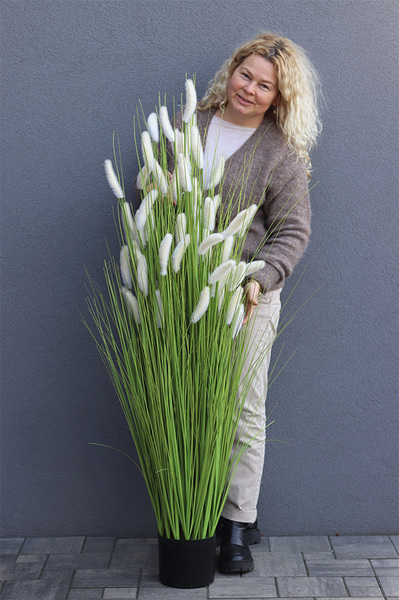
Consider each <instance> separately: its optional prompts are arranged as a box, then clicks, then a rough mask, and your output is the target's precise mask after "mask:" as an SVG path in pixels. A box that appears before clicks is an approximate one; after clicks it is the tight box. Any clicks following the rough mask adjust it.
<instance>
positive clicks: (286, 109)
mask: <svg viewBox="0 0 399 600" xmlns="http://www.w3.org/2000/svg"><path fill="white" fill-rule="evenodd" d="M317 84H318V82H317V76H316V74H315V71H314V69H313V67H312V66H311V64H310V63H309V61H308V59H307V58H306V55H305V53H304V51H303V50H302V49H301V48H300V47H298V46H297V45H295V44H294V43H293V42H291V41H290V40H288V39H286V38H282V37H278V36H276V35H273V34H270V33H266V34H262V35H259V36H258V37H256V38H255V39H253V40H252V41H250V42H248V43H246V44H244V45H243V46H241V47H240V48H238V49H237V50H236V51H235V52H234V53H233V55H232V56H231V58H230V59H228V60H227V61H226V62H225V63H224V64H223V66H222V68H221V69H220V71H218V72H217V73H216V75H215V77H214V79H213V80H212V81H211V82H210V85H209V88H208V90H207V92H206V94H205V96H204V98H203V99H202V100H201V102H200V103H199V107H198V108H199V111H200V112H198V126H199V128H200V131H201V134H202V136H203V141H204V143H205V155H206V157H208V158H209V160H208V163H209V164H208V175H209V174H210V171H211V168H212V163H213V162H214V157H215V154H216V156H217V154H218V153H223V154H224V155H225V158H226V168H225V173H226V176H225V179H224V182H223V192H222V203H223V202H228V203H229V205H230V206H234V210H233V214H232V217H234V216H235V214H236V213H237V212H238V211H239V210H242V208H244V207H245V206H247V205H249V204H253V203H254V202H255V203H257V204H258V205H259V209H258V211H257V213H256V216H255V218H254V220H253V222H252V225H251V228H250V231H249V233H248V236H247V239H246V242H245V246H244V260H250V259H252V258H253V257H256V258H257V259H263V260H264V261H265V262H266V266H265V268H264V269H263V270H261V271H258V273H257V274H256V277H254V278H253V279H251V280H250V281H248V282H246V283H245V294H246V316H245V322H246V323H247V324H248V323H249V322H250V323H251V325H250V327H251V349H252V350H253V355H252V356H250V357H248V365H247V368H248V366H249V364H250V363H251V361H253V359H254V357H255V359H256V356H260V353H262V351H263V355H262V368H261V369H259V371H258V372H257V375H256V377H255V378H254V379H253V381H252V382H251V389H250V393H249V395H248V397H247V399H246V404H245V410H244V411H243V416H242V423H240V427H239V431H238V434H237V437H236V445H240V444H243V443H244V444H245V442H248V440H249V439H251V438H253V436H256V437H255V441H252V442H250V447H249V448H248V449H247V450H246V452H245V453H244V455H243V458H242V459H241V461H240V463H239V465H238V468H237V469H236V471H235V473H234V477H233V480H232V484H231V488H230V491H229V495H228V498H227V502H226V504H225V507H224V509H223V512H222V518H221V521H220V524H219V530H220V533H221V552H220V560H219V571H221V572H222V573H240V572H248V571H251V570H252V569H253V567H254V563H253V559H252V556H251V552H250V549H249V545H250V544H251V543H257V542H259V541H260V532H259V529H258V527H257V520H256V519H257V511H256V507H257V501H258V497H259V489H260V484H261V478H262V471H263V461H264V446H265V424H266V409H265V400H266V392H267V370H268V367H269V361H270V348H271V344H272V342H273V339H274V337H275V335H276V328H277V324H278V319H279V311H280V307H281V305H280V292H281V289H282V287H283V285H284V281H285V279H286V277H288V276H289V275H290V274H291V273H292V270H293V268H294V266H295V265H296V263H297V262H298V260H299V259H300V257H301V256H302V254H303V252H304V251H305V248H306V245H307V243H308V238H309V234H310V205H309V195H308V178H309V169H310V161H309V157H308V151H309V150H310V149H311V148H312V147H313V145H314V143H315V141H316V138H317V136H318V134H319V133H320V130H321V126H320V122H319V119H318V113H317V103H316V100H317V87H318V85H317ZM248 157H251V160H248ZM244 180H245V184H244V185H243V184H242V181H244ZM221 210H223V206H222V207H221ZM265 348H268V352H267V354H266V356H265V353H264V349H265ZM240 430H241V434H240ZM260 431H261V432H262V434H261V435H259V432H260Z"/></svg>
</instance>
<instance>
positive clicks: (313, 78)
mask: <svg viewBox="0 0 399 600" xmlns="http://www.w3.org/2000/svg"><path fill="white" fill-rule="evenodd" d="M252 54H258V55H259V56H263V57H264V58H266V59H267V60H269V61H270V62H271V63H272V64H273V65H274V68H275V72H276V76H277V79H278V89H279V96H278V102H277V106H276V107H275V109H274V114H275V119H276V124H277V126H278V127H279V128H280V129H281V131H282V132H283V134H284V136H285V138H286V141H287V144H288V145H289V146H291V147H292V148H293V149H295V150H296V152H297V153H298V155H299V156H301V157H303V158H305V160H306V161H307V162H309V164H310V161H309V156H308V152H309V151H310V150H311V149H312V148H313V146H314V145H315V143H316V139H317V136H318V135H319V133H320V132H321V123H320V120H319V113H318V107H317V103H318V94H319V88H320V86H319V78H318V75H317V73H316V71H315V69H314V67H313V65H312V64H311V62H310V61H309V59H308V58H307V56H306V54H305V51H304V50H303V49H302V48H301V47H300V46H298V45H297V44H294V42H292V41H291V40H289V39H287V38H284V37H280V36H277V35H275V34H273V33H262V34H260V35H258V36H257V37H256V38H254V39H253V40H251V41H250V42H247V43H246V44H243V45H242V46H240V47H239V48H237V50H235V52H234V53H233V54H232V56H231V57H230V58H229V59H228V60H226V61H225V62H224V63H223V65H222V67H221V69H220V70H219V71H218V72H217V73H216V74H215V76H214V77H213V79H212V80H211V81H210V83H209V86H208V89H207V91H206V93H205V96H204V97H203V98H202V100H201V101H200V102H199V105H198V108H199V109H200V110H205V109H207V108H211V107H216V108H219V109H221V110H222V111H223V110H224V108H225V106H226V102H227V86H228V84H229V82H230V79H231V76H232V74H233V72H234V70H235V69H236V68H237V67H238V66H239V65H240V64H241V63H242V61H243V60H245V58H247V57H248V56H251V55H252Z"/></svg>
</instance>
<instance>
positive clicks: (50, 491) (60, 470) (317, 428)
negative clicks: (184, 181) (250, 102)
mask: <svg viewBox="0 0 399 600" xmlns="http://www.w3.org/2000/svg"><path fill="white" fill-rule="evenodd" d="M397 19H398V5H397V2H396V0H375V1H368V0H330V1H328V0H246V1H245V2H244V1H243V0H230V2H221V1H216V2H215V0H191V1H187V0H184V1H183V0H162V1H161V0H147V1H145V0H136V1H129V0H112V1H111V0H97V1H94V0H66V1H63V2H62V1H56V0H53V1H44V0H35V2H31V1H28V0H3V2H2V3H1V27H2V45H3V49H2V63H1V70H2V131H1V133H2V135H1V142H0V143H1V154H2V178H1V202H2V209H1V212H2V216H1V227H2V234H1V244H2V271H1V275H2V283H1V294H2V297H1V309H2V320H1V325H2V332H1V335H2V341H1V344H2V348H1V350H2V353H1V356H2V388H1V393H2V398H1V401H2V435H1V441H2V454H1V462H2V477H3V483H2V500H1V512H2V518H3V525H2V534H3V535H5V536H18V535H26V536H45V535H67V534H87V535H108V534H122V535H123V534H126V535H137V536H147V535H154V534H155V532H156V529H155V521H154V518H153V516H152V511H151V507H150V505H149V501H148V497H147V494H146V490H145V486H144V484H143V481H142V479H141V477H140V475H139V472H138V470H137V468H136V467H135V466H134V465H133V464H132V463H131V462H130V461H129V460H128V459H126V458H125V457H124V456H123V455H121V454H119V453H117V452H115V451H113V450H110V449H107V448H102V447H97V446H92V445H89V442H98V443H102V444H107V445H109V446H112V447H116V448H118V449H120V450H122V451H124V452H127V453H128V454H131V455H132V456H134V450H133V449H132V443H131V441H130V438H129V434H128V432H127V430H126V427H125V424H124V420H123V417H122V413H121V410H120V408H119V405H118V403H117V400H116V398H115V394H114V392H113V389H112V386H111V384H110V382H109V381H108V378H107V375H106V373H105V370H104V368H103V366H102V363H101V362H100V359H99V357H98V356H97V354H96V350H95V348H94V346H93V344H92V341H91V339H90V338H89V336H88V334H87V332H86V331H85V329H84V326H83V325H82V322H81V318H80V316H79V313H78V310H77V307H78V308H80V309H83V310H84V305H85V289H84V283H85V274H84V271H83V265H86V267H87V268H88V270H89V271H90V273H91V274H92V275H93V277H94V278H95V279H100V278H101V271H102V261H103V259H104V258H105V257H106V254H107V250H106V244H105V238H107V239H108V242H109V244H110V247H111V249H112V251H113V252H117V250H118V248H117V240H116V235H115V232H114V224H113V217H112V209H113V206H114V204H115V203H114V199H113V197H112V195H111V193H110V191H109V189H108V187H107V184H106V181H105V177H104V174H103V168H102V161H103V160H104V159H105V158H107V157H110V156H111V153H112V133H113V130H114V129H116V130H118V131H119V135H120V141H121V149H122V156H123V159H124V170H125V177H126V180H127V190H128V193H129V194H132V192H133V179H134V177H135V174H136V173H135V169H136V159H135V154H134V144H133V115H134V113H135V108H136V105H137V103H138V101H139V100H141V101H142V102H143V106H144V109H145V112H146V113H147V114H148V113H149V112H150V111H151V110H152V109H153V107H154V105H155V104H156V102H157V97H158V92H159V91H161V92H162V93H164V92H166V93H167V97H168V103H171V99H172V96H173V94H175V95H176V96H179V95H180V93H181V91H183V86H184V80H185V74H186V73H188V74H189V75H192V74H193V73H196V75H197V87H198V90H199V92H200V93H202V92H203V91H204V90H205V87H206V84H207V82H208V80H209V79H210V77H211V76H212V75H213V73H214V71H215V70H216V68H218V67H219V65H220V63H221V62H222V60H224V59H225V58H226V57H227V56H228V55H229V54H230V53H231V51H232V50H233V49H234V48H235V47H236V46H237V45H238V44H239V43H241V42H242V41H243V40H245V39H247V38H250V37H251V36H253V35H254V34H255V33H257V32H258V31H259V30H260V29H270V30H273V31H277V32H280V33H282V34H284V35H286V36H288V37H290V38H292V39H293V40H295V41H296V42H298V43H299V44H301V45H303V46H304V47H305V48H306V49H307V50H308V52H309V54H310V57H311V58H312V60H313V62H314V63H315V65H316V67H317V69H318V70H319V72H320V74H321V78H322V82H323V87H324V93H325V98H326V102H325V108H324V111H323V121H324V131H323V137H322V139H321V141H320V144H319V146H318V148H317V150H316V151H315V152H314V155H313V163H314V168H315V176H314V180H315V181H316V180H317V181H319V183H318V185H317V187H316V188H315V189H314V190H313V191H312V201H313V234H312V238H311V243H310V246H309V248H308V250H307V252H306V256H305V258H304V259H303V260H302V263H301V268H298V269H297V271H296V273H295V275H294V276H293V279H292V282H291V283H290V284H289V285H288V286H287V291H286V292H285V297H287V295H288V292H289V290H290V289H292V287H293V285H294V284H295V282H297V281H298V278H299V275H300V273H301V270H302V268H303V267H305V266H307V270H306V272H305V274H304V276H303V278H302V280H301V282H300V284H299V286H298V287H297V289H296V291H295V294H294V296H293V298H292V299H291V300H290V305H291V306H296V307H299V306H300V305H302V303H303V302H305V300H307V299H308V298H310V297H311V296H312V295H313V294H314V292H315V291H316V290H317V289H318V288H320V287H321V286H323V287H322V289H321V290H320V291H319V292H318V293H317V294H316V295H315V296H314V297H312V298H311V300H310V301H309V302H308V303H307V304H306V306H305V307H304V308H303V309H302V311H301V312H300V314H299V315H298V317H297V319H296V320H295V322H294V323H293V324H292V325H291V326H290V328H289V329H288V330H287V331H286V333H285V334H284V341H285V348H284V354H285V356H286V357H287V356H289V355H290V354H291V353H292V352H293V351H294V350H295V349H297V352H296V354H295V355H294V357H293V358H292V360H291V361H290V363H289V365H288V366H287V368H286V369H285V371H284V373H283V374H282V375H281V376H280V377H279V379H278V380H277V381H276V383H275V384H274V385H273V387H272V389H271V390H270V396H269V408H270V409H271V408H272V407H274V406H275V408H274V411H273V415H272V416H273V418H274V419H275V420H276V422H275V424H274V425H273V426H272V427H271V428H270V429H269V430H268V431H269V437H270V438H273V439H275V440H280V442H281V441H282V442H288V443H280V442H277V441H269V443H268V446H267V456H266V466H265V473H264V477H263V487H262V498H261V501H260V507H259V508H260V514H259V518H260V521H261V524H262V528H263V530H264V531H265V532H266V533H268V534H274V535H276V534H334V533H341V534H343V533H353V534H357V533H358V534H373V533H382V532H385V533H393V532H398V455H397V446H398V437H397V434H398V385H397V384H398V375H397V350H398V348H397V346H398V344H397V341H398V337H397V334H398V331H397V325H398V319H397V250H398V247H397V240H398V232H397V200H398V171H397V158H398V152H397V149H398V135H397V134H398V131H397V124H396V123H397V115H398V98H397V38H396V35H397Z"/></svg>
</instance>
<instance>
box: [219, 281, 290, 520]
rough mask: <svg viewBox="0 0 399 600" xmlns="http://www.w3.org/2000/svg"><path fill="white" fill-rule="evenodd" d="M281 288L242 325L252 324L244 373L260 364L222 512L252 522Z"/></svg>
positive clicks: (240, 428)
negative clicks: (238, 460) (241, 451)
mask: <svg viewBox="0 0 399 600" xmlns="http://www.w3.org/2000/svg"><path fill="white" fill-rule="evenodd" d="M280 292H281V290H277V291H274V292H268V293H267V294H264V295H263V296H261V297H260V301H259V305H258V307H257V311H256V313H255V315H254V317H253V318H252V319H251V321H250V322H249V324H248V325H245V327H248V326H249V327H250V328H251V334H250V339H249V346H248V350H249V352H248V357H247V360H246V362H245V365H244V373H246V372H247V371H248V369H249V368H250V366H251V364H254V363H253V361H259V368H257V369H256V373H255V375H254V377H253V378H252V379H251V382H250V385H249V389H248V395H247V397H246V400H245V404H244V408H243V411H242V414H241V418H240V423H239V426H238V429H237V434H236V439H235V448H234V450H237V449H238V450H239V449H240V447H242V444H245V443H249V447H248V448H247V449H246V450H245V452H244V454H243V456H242V458H241V460H240V462H239V464H238V466H237V468H236V470H235V473H234V475H233V478H232V482H231V487H230V490H229V494H228V497H227V501H226V504H225V506H224V508H223V512H222V516H223V517H225V518H226V519H229V520H231V521H239V522H242V523H253V522H254V521H255V520H256V516H257V508H256V507H257V503H258V498H259V491H260V484H261V480H262V472H263V463H264V454H265V439H266V429H265V428H266V394H267V381H268V369H269V364H270V354H271V347H272V344H273V341H274V339H275V337H276V332H277V326H278V321H279V317H280V309H281V302H280Z"/></svg>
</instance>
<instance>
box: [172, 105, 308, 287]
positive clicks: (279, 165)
mask: <svg viewBox="0 0 399 600" xmlns="http://www.w3.org/2000/svg"><path fill="white" fill-rule="evenodd" d="M215 112H216V109H214V108H212V109H209V110H205V111H197V121H198V128H199V130H200V134H201V138H202V142H203V146H204V147H205V143H206V135H207V127H208V125H209V123H210V121H211V119H212V117H213V116H214V114H215ZM179 116H180V115H179ZM179 121H180V119H176V126H180V122H179ZM243 182H244V183H243ZM216 191H220V192H221V196H222V200H221V205H220V209H219V210H222V211H223V206H227V205H230V206H231V205H232V206H233V212H232V215H231V218H234V216H235V215H236V214H237V213H238V212H239V211H240V210H242V209H243V208H246V207H247V206H249V205H250V204H254V203H256V204H257V205H258V206H259V209H258V211H257V212H256V215H255V217H254V219H253V221H252V224H251V226H250V229H249V231H248V235H247V238H246V240H245V244H244V247H243V260H246V261H249V260H251V259H253V258H255V259H257V260H260V259H262V260H264V261H265V262H266V266H265V268H264V269H262V270H261V271H258V272H257V273H256V275H255V276H254V277H252V279H256V281H258V282H259V283H260V285H261V287H262V291H263V292H269V291H272V290H276V289H279V288H281V287H283V285H284V282H285V279H286V278H287V277H288V276H289V275H291V273H292V271H293V269H294V267H295V265H296V264H297V262H298V261H299V259H300V258H301V256H302V254H303V253H304V251H305V248H306V246H307V243H308V240H309V235H310V202H309V192H308V173H307V170H306V166H305V162H304V160H302V159H300V158H298V157H297V155H296V153H295V152H294V151H293V150H292V149H291V148H289V147H288V145H287V143H286V141H285V139H284V136H283V133H282V132H281V131H280V129H278V127H277V125H276V124H275V121H274V118H273V115H272V114H271V115H269V114H268V113H267V114H266V115H265V118H264V120H263V122H262V124H261V125H260V126H259V127H258V128H257V129H256V131H255V132H254V133H253V134H252V135H251V137H250V138H249V139H248V140H247V141H246V142H245V143H244V144H243V145H242V146H241V147H240V148H239V149H238V150H237V151H236V152H235V153H234V154H233V155H232V156H231V157H230V158H229V159H227V161H226V166H225V173H224V177H223V181H222V184H221V189H220V190H216Z"/></svg>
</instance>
